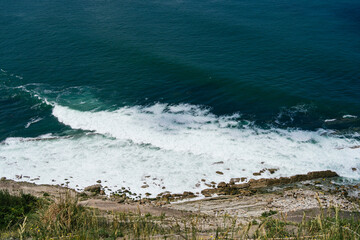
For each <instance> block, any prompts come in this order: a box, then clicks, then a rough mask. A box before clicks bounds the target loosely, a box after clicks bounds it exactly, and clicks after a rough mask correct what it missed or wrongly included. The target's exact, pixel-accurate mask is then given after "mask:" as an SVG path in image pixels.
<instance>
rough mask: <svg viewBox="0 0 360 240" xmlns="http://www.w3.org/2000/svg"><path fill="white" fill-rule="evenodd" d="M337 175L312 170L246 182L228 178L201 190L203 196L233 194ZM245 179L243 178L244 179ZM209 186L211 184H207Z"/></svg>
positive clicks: (330, 172) (335, 174)
mask: <svg viewBox="0 0 360 240" xmlns="http://www.w3.org/2000/svg"><path fill="white" fill-rule="evenodd" d="M336 176H338V175H337V173H336V172H332V171H329V170H328V171H314V172H309V173H307V174H299V175H295V176H292V177H280V178H261V179H250V180H249V182H247V183H242V184H234V183H233V182H234V180H230V183H229V184H226V183H225V182H221V183H219V184H218V186H217V188H209V189H205V190H203V191H201V193H202V194H203V195H204V196H205V197H208V196H211V195H212V194H215V193H216V194H219V195H235V194H241V195H242V194H251V193H252V192H254V191H255V192H256V191H257V189H260V188H266V187H270V186H275V185H284V184H290V183H295V182H300V181H305V180H313V179H317V178H329V177H336ZM244 180H245V179H244ZM207 186H211V185H207Z"/></svg>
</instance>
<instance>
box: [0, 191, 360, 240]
mask: <svg viewBox="0 0 360 240" xmlns="http://www.w3.org/2000/svg"><path fill="white" fill-rule="evenodd" d="M42 202H43V205H42V206H41V207H40V208H39V209H38V210H37V212H36V213H35V214H31V215H28V216H24V218H23V221H22V222H21V223H19V224H17V225H14V226H13V227H11V228H7V229H5V230H2V232H0V238H1V239H10V238H12V237H15V238H18V239H323V240H326V239H354V240H355V239H360V223H359V221H358V220H356V219H341V218H340V217H339V209H338V208H336V207H334V208H332V209H331V210H328V211H326V212H327V214H325V213H324V211H321V213H320V214H319V215H318V216H317V217H316V218H312V219H309V218H307V217H306V216H305V215H304V216H303V221H302V222H300V223H292V222H288V221H287V220H286V216H285V215H281V217H280V218H279V214H277V215H272V214H274V213H275V212H272V213H271V214H268V213H264V214H263V216H262V217H260V219H258V220H257V221H256V220H254V221H252V222H250V223H249V224H247V225H242V224H240V223H238V222H239V221H238V219H236V218H234V217H231V216H228V215H224V216H223V217H222V220H221V221H220V222H221V223H219V224H218V225H216V226H214V227H213V228H212V229H210V228H209V227H207V228H205V227H204V224H205V225H206V222H207V219H206V218H207V217H206V216H200V215H193V216H187V217H182V218H170V217H166V216H164V215H162V216H152V215H150V214H145V215H144V214H141V213H140V212H138V213H119V212H110V213H109V212H107V213H105V212H99V211H96V210H93V209H90V208H86V207H83V206H80V205H79V204H78V201H77V199H76V198H73V197H71V196H70V195H65V196H62V197H61V198H60V199H59V200H58V201H56V202H47V203H46V201H42ZM320 207H321V205H320ZM331 212H332V213H333V214H332V215H331V216H330V215H329V214H330V213H331ZM276 216H277V218H275V217H276Z"/></svg>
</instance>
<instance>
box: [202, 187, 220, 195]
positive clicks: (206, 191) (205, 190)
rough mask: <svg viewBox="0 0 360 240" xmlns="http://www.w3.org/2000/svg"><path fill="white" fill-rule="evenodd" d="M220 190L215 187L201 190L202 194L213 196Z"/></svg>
mask: <svg viewBox="0 0 360 240" xmlns="http://www.w3.org/2000/svg"><path fill="white" fill-rule="evenodd" d="M217 191H218V190H217V189H215V188H208V189H204V190H202V191H201V194H202V195H204V196H205V197H211V196H212V195H213V194H215V193H216V192H217Z"/></svg>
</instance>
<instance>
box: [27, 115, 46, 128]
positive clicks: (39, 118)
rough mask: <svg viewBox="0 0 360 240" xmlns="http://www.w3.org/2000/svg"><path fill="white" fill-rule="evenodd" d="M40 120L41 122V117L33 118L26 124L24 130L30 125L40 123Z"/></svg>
mask: <svg viewBox="0 0 360 240" xmlns="http://www.w3.org/2000/svg"><path fill="white" fill-rule="evenodd" d="M41 120H43V118H41V117H33V118H31V119H30V121H29V122H28V123H26V125H25V128H29V127H30V125H31V124H34V123H37V122H40V121H41Z"/></svg>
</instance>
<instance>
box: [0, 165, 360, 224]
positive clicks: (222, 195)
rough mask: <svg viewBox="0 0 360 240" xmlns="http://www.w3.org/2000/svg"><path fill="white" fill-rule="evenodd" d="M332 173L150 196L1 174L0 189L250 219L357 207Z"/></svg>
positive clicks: (120, 207)
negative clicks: (265, 214)
mask: <svg viewBox="0 0 360 240" xmlns="http://www.w3.org/2000/svg"><path fill="white" fill-rule="evenodd" d="M336 179H339V178H338V175H337V174H336V173H335V172H332V171H316V172H309V173H307V174H302V175H295V176H292V177H281V178H262V179H257V180H254V179H250V180H249V181H247V182H245V181H246V179H243V178H233V179H231V180H230V182H228V183H225V182H220V183H219V184H217V185H213V186H214V187H211V188H208V189H204V190H202V191H201V194H202V196H199V195H197V194H196V193H193V192H184V193H182V194H172V193H170V192H163V193H161V194H159V195H158V196H156V197H151V196H147V197H145V198H134V197H133V194H132V193H131V192H130V191H128V190H126V189H125V188H123V189H121V190H118V191H116V192H113V193H111V194H110V195H105V191H104V188H103V187H102V185H101V184H100V183H97V184H95V185H92V186H89V187H86V188H85V189H84V191H83V192H77V191H75V190H72V189H69V188H67V187H63V186H54V185H36V184H34V183H28V182H18V181H14V180H7V179H5V178H2V179H1V181H0V189H4V190H7V191H9V192H10V193H14V194H16V193H19V192H24V193H28V194H32V195H35V196H40V197H42V196H49V197H52V198H54V199H56V198H59V197H60V196H61V195H62V194H65V193H66V192H68V193H69V192H70V193H71V195H73V196H77V197H79V199H80V204H82V205H86V206H89V207H94V208H98V209H101V210H112V211H113V210H116V211H136V210H137V209H138V208H139V209H141V210H142V211H144V212H151V213H152V214H162V213H167V214H172V215H183V214H186V213H193V212H199V213H201V214H205V215H211V216H220V215H222V214H229V215H232V216H236V217H239V218H241V219H242V221H250V220H251V219H253V218H256V217H259V216H261V214H262V213H263V212H266V211H276V212H278V213H280V212H282V213H287V214H291V213H293V212H299V211H305V210H307V211H308V210H309V209H318V208H319V204H320V205H321V206H323V207H330V206H338V207H340V208H341V209H342V210H344V211H352V210H354V209H357V210H358V209H359V206H358V205H357V202H358V198H359V195H358V190H359V189H360V185H340V184H337V183H336V182H335V180H336Z"/></svg>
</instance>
